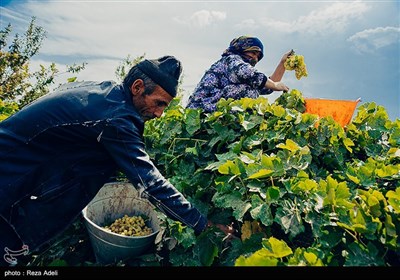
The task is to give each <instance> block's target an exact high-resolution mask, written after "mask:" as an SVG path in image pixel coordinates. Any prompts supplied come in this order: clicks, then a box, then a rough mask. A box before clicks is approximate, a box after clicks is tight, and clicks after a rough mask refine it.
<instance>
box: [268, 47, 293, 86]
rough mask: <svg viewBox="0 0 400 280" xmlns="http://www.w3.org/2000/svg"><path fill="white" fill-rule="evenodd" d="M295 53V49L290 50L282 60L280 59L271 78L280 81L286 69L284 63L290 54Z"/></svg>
mask: <svg viewBox="0 0 400 280" xmlns="http://www.w3.org/2000/svg"><path fill="white" fill-rule="evenodd" d="M293 53H294V52H293V50H290V51H288V52H287V53H285V54H284V55H283V56H282V58H281V60H280V61H279V64H278V66H276V69H275V71H274V73H273V74H272V75H271V76H270V78H271V79H272V80H273V81H277V82H280V81H281V80H282V77H283V74H285V70H286V69H285V66H284V63H285V61H286V59H287V58H288V57H289V56H291V55H292V54H293Z"/></svg>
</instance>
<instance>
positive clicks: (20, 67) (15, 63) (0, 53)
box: [0, 17, 86, 121]
mask: <svg viewBox="0 0 400 280" xmlns="http://www.w3.org/2000/svg"><path fill="white" fill-rule="evenodd" d="M35 21H36V18H35V17H32V19H31V21H30V24H29V26H28V28H27V31H26V32H25V34H24V35H23V36H20V35H19V34H16V35H15V36H14V39H13V41H12V43H11V44H10V45H8V39H9V37H10V35H11V32H12V26H11V24H8V25H7V27H6V28H5V29H4V30H0V121H1V120H3V119H5V118H6V117H7V116H9V115H10V114H12V113H14V112H15V111H16V110H18V109H19V108H22V107H23V106H25V105H26V104H28V103H30V102H32V101H33V100H35V99H37V98H39V97H40V96H42V95H44V94H46V93H48V92H49V90H50V86H51V85H53V84H54V83H55V81H54V79H55V77H56V75H57V74H59V70H58V69H57V68H56V65H55V63H51V64H50V65H49V66H47V67H46V66H43V65H40V69H39V70H37V71H31V70H30V59H31V58H32V57H33V56H35V55H36V54H37V53H38V51H39V49H40V47H41V45H42V42H43V40H44V39H45V37H46V32H45V30H44V29H43V28H42V27H41V26H38V25H36V22H35ZM85 65H86V63H82V64H81V65H75V64H74V65H73V66H67V70H66V72H70V73H77V72H79V71H81V70H83V69H84V68H85ZM75 79H76V77H73V78H69V79H68V81H73V80H75Z"/></svg>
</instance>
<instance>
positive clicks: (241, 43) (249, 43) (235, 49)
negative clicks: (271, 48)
mask: <svg viewBox="0 0 400 280" xmlns="http://www.w3.org/2000/svg"><path fill="white" fill-rule="evenodd" d="M248 51H259V52H260V56H259V58H258V61H260V60H261V59H262V58H263V57H264V46H263V44H262V43H261V41H260V40H259V39H258V38H256V37H251V36H240V37H238V38H235V39H233V40H232V41H231V42H230V44H229V47H228V48H227V49H226V50H225V51H224V52H223V53H222V56H226V55H230V54H238V55H240V56H242V55H243V53H244V52H248Z"/></svg>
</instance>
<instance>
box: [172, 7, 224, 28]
mask: <svg viewBox="0 0 400 280" xmlns="http://www.w3.org/2000/svg"><path fill="white" fill-rule="evenodd" d="M225 19H226V12H219V11H209V10H200V11H197V12H195V13H193V14H192V15H191V16H190V17H175V18H174V20H175V21H176V22H178V23H180V24H186V25H190V26H194V27H199V28H203V27H207V26H209V25H211V24H213V23H215V22H218V21H223V20H225Z"/></svg>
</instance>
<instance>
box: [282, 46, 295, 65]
mask: <svg viewBox="0 0 400 280" xmlns="http://www.w3.org/2000/svg"><path fill="white" fill-rule="evenodd" d="M293 54H294V50H293V49H291V50H290V51H288V52H286V53H285V54H284V55H283V56H282V58H281V63H285V61H286V59H287V58H288V57H289V56H291V55H293Z"/></svg>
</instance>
